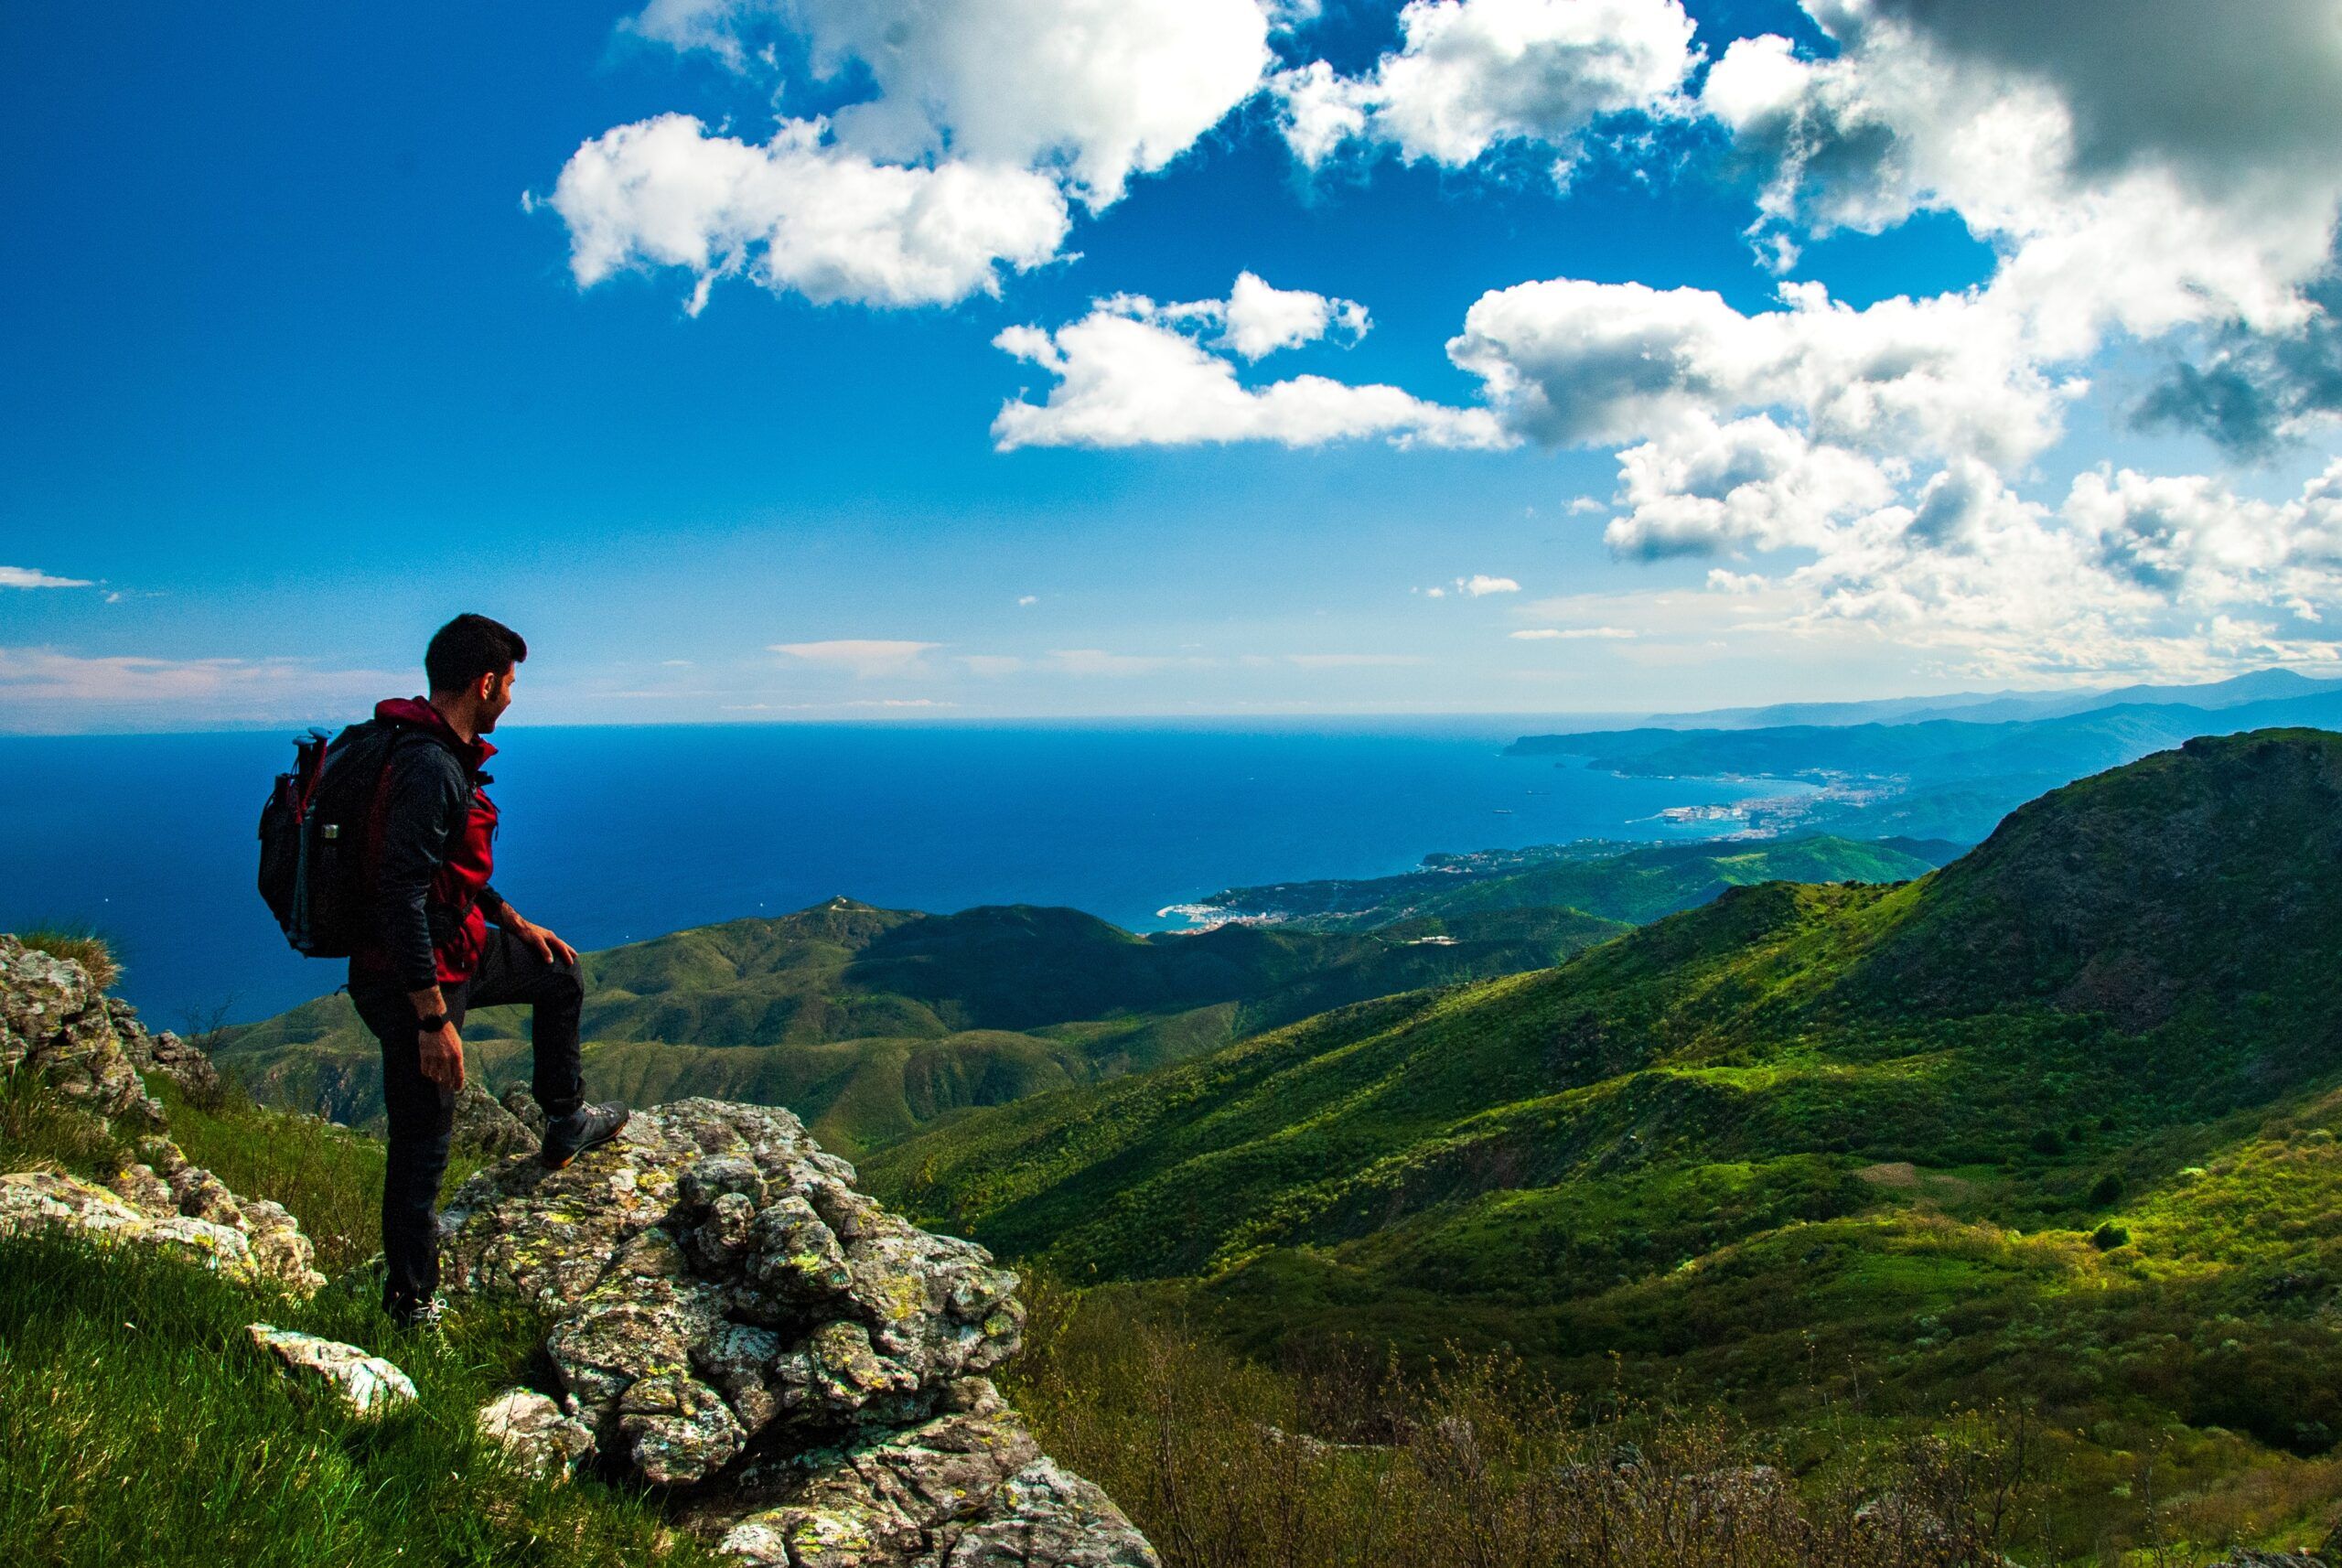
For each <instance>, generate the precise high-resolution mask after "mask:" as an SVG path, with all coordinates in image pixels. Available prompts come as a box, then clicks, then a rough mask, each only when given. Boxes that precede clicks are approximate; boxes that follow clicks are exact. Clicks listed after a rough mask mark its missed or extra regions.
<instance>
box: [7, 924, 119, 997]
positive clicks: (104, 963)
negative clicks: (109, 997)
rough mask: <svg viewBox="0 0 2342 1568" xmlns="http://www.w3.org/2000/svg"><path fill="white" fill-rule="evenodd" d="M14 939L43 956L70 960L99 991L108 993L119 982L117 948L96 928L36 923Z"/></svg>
mask: <svg viewBox="0 0 2342 1568" xmlns="http://www.w3.org/2000/svg"><path fill="white" fill-rule="evenodd" d="M14 935H15V936H16V940H18V941H20V942H22V943H24V944H25V946H27V947H28V948H30V949H32V950H34V951H35V952H45V953H47V954H48V955H49V956H50V957H51V958H61V959H70V960H71V961H73V962H75V963H78V964H80V965H81V967H82V968H83V969H84V970H86V971H88V972H89V975H90V978H91V981H93V982H94V983H96V985H97V988H98V989H99V990H100V991H110V990H112V989H113V985H114V983H115V982H116V981H119V980H120V979H121V978H122V974H123V966H122V960H121V956H120V952H119V947H118V944H117V943H116V942H115V940H114V939H113V937H111V936H110V935H108V934H107V933H106V932H105V931H104V930H102V929H100V928H99V927H97V926H94V925H91V924H90V923H89V922H88V921H85V920H36V921H33V922H32V923H31V924H30V926H28V927H27V929H24V930H20V931H17V932H15V933H14Z"/></svg>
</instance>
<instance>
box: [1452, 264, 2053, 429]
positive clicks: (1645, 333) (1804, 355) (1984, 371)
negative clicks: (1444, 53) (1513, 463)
mask: <svg viewBox="0 0 2342 1568" xmlns="http://www.w3.org/2000/svg"><path fill="white" fill-rule="evenodd" d="M1782 300H1783V303H1782V307H1781V308H1779V309H1777V310H1768V311H1758V312H1756V313H1755V314H1753V315H1744V314H1742V313H1741V312H1740V311H1738V310H1735V309H1734V308H1733V307H1732V306H1730V305H1727V304H1726V303H1725V302H1724V299H1723V297H1722V296H1721V295H1715V294H1713V293H1711V292H1709V291H1707V290H1705V289H1695V288H1675V289H1654V288H1650V287H1648V286H1646V285H1642V284H1635V283H1628V284H1607V283H1592V282H1587V281H1584V280H1581V279H1574V278H1560V279H1553V280H1551V281H1547V282H1542V283H1528V284H1519V285H1514V286H1513V287H1510V288H1506V289H1499V290H1496V291H1494V292H1492V293H1489V294H1486V295H1481V296H1480V298H1479V299H1478V300H1477V302H1475V303H1474V305H1473V306H1472V307H1471V309H1470V310H1469V311H1468V312H1467V313H1466V316H1465V319H1464V331H1463V333H1462V334H1461V335H1460V336H1458V337H1457V338H1454V339H1453V340H1452V341H1450V342H1449V344H1448V354H1449V357H1450V358H1452V359H1453V360H1455V361H1456V363H1457V364H1459V365H1461V366H1463V367H1464V368H1465V369H1466V370H1468V371H1472V372H1473V373H1474V374H1476V375H1477V376H1478V377H1480V379H1481V380H1482V381H1484V382H1486V383H1487V386H1488V395H1489V398H1490V401H1491V402H1492V403H1495V404H1496V406H1497V407H1498V408H1499V409H1500V410H1501V411H1502V412H1503V414H1504V417H1505V421H1506V423H1507V424H1508V425H1509V427H1511V428H1512V429H1514V430H1515V431H1517V432H1518V433H1520V434H1521V435H1526V436H1530V437H1531V438H1533V439H1536V440H1539V441H1542V442H1545V443H1548V444H1550V445H1554V446H1589V445H1617V444H1620V443H1623V442H1628V441H1632V440H1637V439H1640V438H1644V437H1648V436H1650V435H1655V434H1660V433H1664V432H1670V431H1674V430H1679V429H1682V428H1685V427H1687V426H1689V425H1692V424H1697V423H1698V422H1700V421H1702V420H1711V421H1712V420H1714V418H1716V417H1719V416H1724V415H1730V414H1734V413H1741V412H1745V411H1751V410H1757V409H1767V408H1779V409H1786V410H1789V411H1793V413H1794V414H1795V416H1796V417H1797V418H1798V419H1799V420H1800V421H1802V422H1803V423H1805V424H1807V425H1809V426H1810V428H1811V430H1812V431H1813V432H1814V434H1815V435H1819V436H1822V437H1825V438H1828V439H1832V440H1840V441H1850V442H1855V443H1860V444H1864V445H1868V446H1877V447H1881V448H1894V449H1897V450H1918V451H1921V452H1929V453H1936V454H1945V455H1950V454H1958V455H1967V454H1975V455H1980V456H1986V457H1989V458H1991V459H1993V460H1994V461H1998V462H2003V463H2015V462H2021V461H2023V460H2024V459H2025V458H2028V457H2030V456H2033V455H2034V454H2035V453H2036V452H2038V451H2040V450H2041V449H2042V448H2043V447H2045V446H2047V445H2048V444H2049V443H2050V442H2052V441H2053V440H2055V439H2056V438H2057V434H2058V431H2059V428H2060V414H2061V410H2062V408H2063V406H2064V404H2065V403H2067V402H2068V400H2069V399H2070V398H2071V397H2073V396H2074V395H2076V394H2077V393H2078V392H2079V391H2080V390H2081V388H2080V383H2079V382H2076V381H2071V380H2070V379H2068V380H2066V381H2053V380H2052V379H2051V378H2050V377H2049V376H2047V375H2046V374H2044V372H2043V371H2042V370H2041V369H2040V368H2039V367H2038V366H2037V365H2036V363H2035V362H2034V361H2033V360H2032V359H2031V358H2030V357H2029V356H2028V354H2027V353H2026V352H2025V344H2024V341H2023V338H2022V335H2021V333H2020V331H2019V329H2018V326H2017V324H2016V323H2015V322H2014V321H2012V320H2011V319H2010V318H2009V317H2007V316H2006V315H2005V314H2004V313H2002V312H1999V311H1996V310H1993V309H1992V308H1990V307H1989V306H1986V305H1985V304H1984V303H1983V302H1982V301H1981V300H1979V299H1978V298H1977V297H1976V296H1973V295H1942V296H1939V297H1937V298H1933V299H1923V300H1911V299H1904V298H1895V299H1888V300H1883V301H1881V302H1879V303H1878V304H1876V305H1874V306H1870V307H1868V308H1867V309H1864V310H1854V309H1851V308H1849V307H1847V306H1843V305H1841V304H1838V303H1836V302H1833V301H1832V300H1831V298H1830V297H1829V295H1828V294H1827V292H1826V291H1825V290H1823V289H1822V287H1821V285H1818V284H1790V285H1784V286H1783V289H1782Z"/></svg>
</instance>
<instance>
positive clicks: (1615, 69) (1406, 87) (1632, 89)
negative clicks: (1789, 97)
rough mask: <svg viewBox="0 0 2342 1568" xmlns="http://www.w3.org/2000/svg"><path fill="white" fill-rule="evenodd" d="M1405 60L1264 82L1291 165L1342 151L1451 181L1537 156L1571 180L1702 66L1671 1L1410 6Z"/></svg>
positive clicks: (1674, 98)
mask: <svg viewBox="0 0 2342 1568" xmlns="http://www.w3.org/2000/svg"><path fill="white" fill-rule="evenodd" d="M1399 27H1400V33H1401V37H1402V42H1401V44H1400V47H1399V48H1396V49H1395V50H1392V51H1391V53H1388V54H1386V55H1384V56H1383V57H1382V58H1381V59H1380V60H1378V61H1377V62H1376V63H1375V65H1374V66H1373V68H1372V69H1371V70H1369V71H1368V72H1366V73H1365V74H1363V75H1360V76H1344V75H1342V74H1340V73H1338V72H1337V71H1336V70H1334V69H1333V68H1332V67H1331V66H1330V65H1328V64H1327V63H1326V62H1325V61H1324V60H1314V61H1311V62H1310V63H1308V64H1306V65H1305V66H1302V67H1300V68H1298V69H1295V70H1285V71H1280V72H1278V73H1277V74H1276V76H1275V77H1274V79H1273V81H1272V84H1271V85H1272V90H1273V92H1274V94H1275V96H1276V98H1277V101H1278V103H1279V106H1280V109H1281V112H1282V118H1283V122H1284V131H1285V139H1286V141H1287V142H1288V143H1289V144H1290V145H1292V147H1293V150H1294V152H1295V155H1296V156H1299V157H1300V158H1301V160H1302V161H1303V162H1304V163H1305V164H1308V165H1311V166H1316V165H1318V164H1321V163H1323V162H1325V161H1326V160H1327V158H1329V157H1331V156H1334V155H1335V153H1336V152H1337V151H1338V150H1339V149H1340V148H1341V147H1342V146H1343V145H1345V144H1346V143H1351V142H1359V143H1363V144H1366V145H1381V146H1389V147H1391V148H1394V149H1396V150H1397V152H1398V154H1399V156H1402V157H1403V158H1405V159H1407V160H1409V161H1411V162H1413V161H1429V162H1433V163H1437V164H1442V165H1445V166H1449V167H1460V166H1463V165H1466V164H1469V163H1471V162H1473V161H1474V160H1476V159H1477V158H1479V157H1480V156H1483V155H1484V154H1486V153H1487V152H1488V150H1489V149H1490V148H1492V147H1494V146H1497V145H1499V144H1502V143H1508V142H1513V143H1532V144H1537V145H1542V146H1544V147H1547V148H1550V149H1552V150H1553V151H1554V152H1555V153H1557V154H1558V155H1559V157H1558V161H1557V172H1562V171H1566V169H1567V167H1568V166H1569V164H1570V163H1571V162H1572V160H1573V159H1574V157H1575V156H1576V153H1577V150H1578V146H1579V144H1580V142H1581V140H1582V138H1583V137H1584V136H1585V133H1586V131H1587V130H1588V128H1589V127H1590V126H1592V125H1593V124H1594V123H1595V121H1596V120H1597V119H1599V118H1601V117H1602V116H1604V115H1608V114H1619V113H1629V112H1638V113H1647V114H1649V113H1665V112H1667V111H1669V110H1670V109H1671V108H1672V107H1674V106H1675V105H1676V104H1677V102H1678V96H1679V92H1680V90H1681V87H1682V84H1683V81H1684V78H1685V77H1686V76H1687V75H1689V74H1690V72H1691V70H1692V67H1693V66H1694V65H1696V64H1697V63H1698V61H1699V59H1700V55H1699V52H1698V51H1697V50H1696V49H1695V48H1693V47H1692V21H1691V18H1690V17H1689V16H1686V15H1684V12H1683V7H1682V6H1681V5H1680V4H1678V3H1677V0H1411V3H1410V4H1409V5H1407V6H1406V8H1405V9H1404V10H1402V11H1401V12H1400V13H1399Z"/></svg>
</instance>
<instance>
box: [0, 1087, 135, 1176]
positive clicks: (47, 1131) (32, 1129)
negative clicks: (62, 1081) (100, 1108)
mask: <svg viewBox="0 0 2342 1568" xmlns="http://www.w3.org/2000/svg"><path fill="white" fill-rule="evenodd" d="M135 1157H136V1156H135V1155H133V1154H132V1153H131V1150H130V1143H129V1140H128V1139H127V1138H125V1137H124V1136H122V1135H120V1134H118V1133H115V1132H114V1131H113V1128H111V1127H110V1126H108V1125H107V1124H106V1120H105V1118H104V1117H102V1116H100V1115H99V1114H98V1113H97V1112H94V1111H91V1110H88V1109H86V1108H85V1107H83V1106H82V1105H81V1104H80V1103H79V1102H78V1101H71V1100H68V1099H67V1098H65V1097H64V1096H63V1095H60V1094H59V1093H58V1092H57V1091H56V1090H53V1089H51V1088H49V1087H48V1083H47V1081H46V1080H45V1079H42V1078H41V1077H40V1076H39V1075H38V1074H37V1073H35V1072H34V1071H32V1070H31V1069H28V1068H21V1067H20V1068H18V1069H16V1070H14V1071H12V1072H6V1073H0V1171H21V1170H37V1169H42V1168H49V1167H53V1168H55V1169H58V1170H64V1171H70V1172H72V1173H73V1174H74V1175H75V1176H91V1177H94V1178H96V1179H98V1180H100V1181H103V1180H106V1179H108V1178H109V1177H111V1176H113V1175H114V1174H115V1173H116V1172H117V1171H120V1170H121V1169H122V1168H123V1166H124V1165H128V1164H129V1163H130V1162H131V1161H132V1160H133V1159H134V1158H135Z"/></svg>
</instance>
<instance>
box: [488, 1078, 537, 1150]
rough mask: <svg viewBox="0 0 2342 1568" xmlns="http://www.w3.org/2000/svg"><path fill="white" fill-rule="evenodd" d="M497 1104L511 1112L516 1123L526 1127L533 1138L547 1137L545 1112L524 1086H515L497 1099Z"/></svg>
mask: <svg viewBox="0 0 2342 1568" xmlns="http://www.w3.org/2000/svg"><path fill="white" fill-rule="evenodd" d="M497 1103H498V1104H500V1105H501V1106H503V1107H504V1109H505V1110H506V1111H508V1112H510V1113H511V1115H512V1119H513V1120H514V1121H516V1122H520V1123H521V1126H523V1127H526V1128H527V1129H528V1130H529V1133H530V1135H531V1136H532V1137H536V1138H542V1137H543V1136H544V1135H545V1113H544V1110H543V1107H541V1106H540V1105H538V1104H537V1099H536V1096H535V1095H533V1094H531V1093H530V1092H529V1091H528V1090H527V1089H526V1088H525V1087H524V1086H522V1085H521V1084H517V1083H516V1084H514V1085H513V1086H512V1087H511V1088H510V1089H508V1090H505V1091H504V1092H503V1093H502V1094H500V1095H499V1096H498V1097H497Z"/></svg>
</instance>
